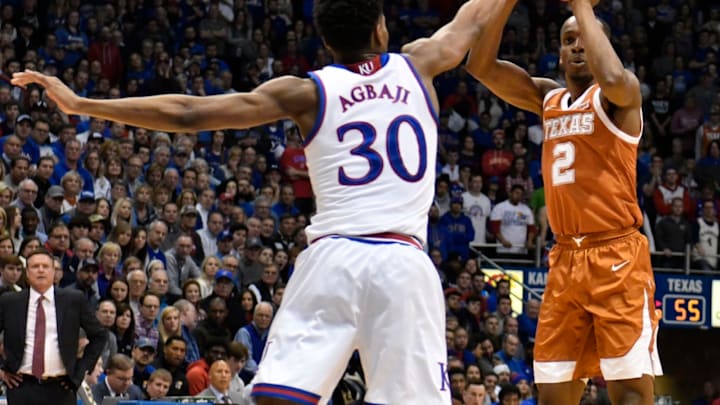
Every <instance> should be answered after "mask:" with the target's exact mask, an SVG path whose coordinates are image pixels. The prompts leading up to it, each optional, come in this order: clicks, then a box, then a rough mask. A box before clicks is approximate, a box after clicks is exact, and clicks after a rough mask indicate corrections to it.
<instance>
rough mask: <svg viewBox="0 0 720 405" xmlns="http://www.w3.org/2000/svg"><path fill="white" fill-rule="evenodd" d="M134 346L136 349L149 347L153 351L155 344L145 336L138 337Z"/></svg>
mask: <svg viewBox="0 0 720 405" xmlns="http://www.w3.org/2000/svg"><path fill="white" fill-rule="evenodd" d="M135 347H137V348H138V349H147V348H150V349H152V350H153V351H155V350H156V349H155V345H154V344H153V342H152V340H150V339H149V338H146V337H141V338H138V340H136V341H135Z"/></svg>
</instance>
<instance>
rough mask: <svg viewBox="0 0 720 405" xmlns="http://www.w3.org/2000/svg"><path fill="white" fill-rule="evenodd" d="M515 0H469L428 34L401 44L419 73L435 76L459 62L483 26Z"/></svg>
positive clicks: (425, 75) (424, 75)
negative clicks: (443, 23)
mask: <svg viewBox="0 0 720 405" xmlns="http://www.w3.org/2000/svg"><path fill="white" fill-rule="evenodd" d="M515 1H516V0H471V1H468V2H467V3H465V4H463V5H462V7H460V10H458V12H457V14H455V17H454V18H453V19H452V21H450V22H449V23H447V24H446V25H445V26H443V27H442V28H440V29H439V30H438V31H437V32H435V33H434V34H433V36H432V37H430V38H423V39H419V40H417V41H414V42H411V43H409V44H407V45H405V46H404V47H403V48H402V52H403V53H405V54H407V55H409V56H410V58H411V59H412V61H413V64H414V65H415V67H416V68H417V69H418V71H419V72H420V74H421V75H423V77H426V78H427V77H430V78H432V77H435V76H437V75H438V74H440V73H442V72H445V71H447V70H450V69H452V68H454V67H455V66H457V65H459V64H460V63H461V62H462V61H463V59H464V58H465V55H467V52H468V50H469V49H470V46H472V44H473V43H475V41H476V40H477V37H478V36H479V35H480V33H481V32H482V31H483V30H484V29H485V27H486V26H487V25H488V24H489V23H490V22H491V21H493V20H494V19H496V18H497V16H498V15H499V14H500V10H503V9H504V8H505V7H506V3H514V2H515Z"/></svg>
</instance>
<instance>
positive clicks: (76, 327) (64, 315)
mask: <svg viewBox="0 0 720 405" xmlns="http://www.w3.org/2000/svg"><path fill="white" fill-rule="evenodd" d="M54 291H55V313H56V320H57V331H58V344H59V346H60V358H61V359H62V362H63V365H64V366H65V370H67V373H68V377H69V378H70V380H71V381H72V383H73V384H74V385H75V388H77V387H79V386H80V384H81V383H82V381H83V378H84V377H85V372H86V371H88V370H90V369H92V368H93V367H94V366H95V363H96V362H97V359H98V357H100V352H102V349H103V347H104V346H105V342H106V341H107V339H108V336H107V330H106V329H105V328H103V327H102V326H101V325H100V323H99V322H98V321H97V318H96V317H95V314H94V313H93V312H92V311H91V310H90V308H89V307H88V302H87V299H85V297H83V295H82V294H81V293H80V292H79V291H75V290H72V289H62V288H54ZM29 301H30V290H28V289H25V290H23V291H20V292H15V293H7V294H3V295H2V296H0V332H2V331H4V332H5V357H6V361H5V364H4V365H3V369H5V370H7V371H10V372H11V373H17V372H18V370H19V369H20V364H21V363H22V360H23V354H24V352H25V325H26V322H27V313H28V305H29ZM80 328H83V329H84V330H85V334H86V335H87V338H88V340H89V341H90V343H88V345H87V347H85V351H84V354H83V357H82V358H80V359H78V358H77V351H78V336H79V333H80Z"/></svg>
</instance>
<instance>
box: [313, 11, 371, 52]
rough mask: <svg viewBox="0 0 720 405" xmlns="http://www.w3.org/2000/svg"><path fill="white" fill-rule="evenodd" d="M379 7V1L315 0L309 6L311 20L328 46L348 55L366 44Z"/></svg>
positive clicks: (358, 50)
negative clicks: (311, 10) (311, 9)
mask: <svg viewBox="0 0 720 405" xmlns="http://www.w3.org/2000/svg"><path fill="white" fill-rule="evenodd" d="M382 7H383V2H382V0H318V1H315V4H314V5H313V19H314V20H315V26H316V27H318V33H319V34H320V36H321V37H322V39H323V40H324V41H325V43H327V44H328V45H329V46H330V48H332V49H333V50H334V51H336V52H338V53H341V54H351V53H354V52H360V51H362V50H365V49H366V48H367V46H368V45H369V43H370V37H371V36H372V33H373V30H374V29H375V26H376V25H377V23H378V20H379V19H380V16H381V15H382V12H383V11H382Z"/></svg>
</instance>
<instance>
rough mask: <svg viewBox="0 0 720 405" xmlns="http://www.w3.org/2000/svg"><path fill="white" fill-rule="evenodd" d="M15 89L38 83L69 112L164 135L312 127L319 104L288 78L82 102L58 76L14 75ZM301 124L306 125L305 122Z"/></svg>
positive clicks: (311, 88)
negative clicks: (217, 91)
mask: <svg viewBox="0 0 720 405" xmlns="http://www.w3.org/2000/svg"><path fill="white" fill-rule="evenodd" d="M12 83H13V84H14V85H19V86H23V87H24V86H26V85H28V84H30V83H38V84H40V85H42V86H43V87H45V89H46V91H47V95H48V96H49V97H50V98H51V99H53V100H54V101H55V102H57V103H58V106H59V107H60V109H62V110H63V111H64V112H65V113H68V114H84V115H90V116H94V117H100V118H104V119H107V120H111V121H116V122H123V123H126V124H130V125H133V126H138V127H143V128H150V129H154V130H161V131H166V132H192V131H199V130H215V129H225V128H248V127H253V126H257V125H261V124H264V123H267V122H274V121H277V120H280V119H286V118H292V119H295V120H297V121H300V122H298V123H299V124H301V128H302V127H304V128H310V127H311V126H312V125H311V123H310V122H309V120H311V117H312V116H314V114H315V111H311V110H314V109H316V107H312V106H316V105H317V93H316V91H315V85H314V84H313V83H312V82H311V81H310V80H308V79H299V78H296V77H291V76H286V77H279V78H277V79H274V80H270V81H268V82H267V83H264V84H263V85H261V86H259V87H257V88H256V89H255V90H253V91H252V92H249V93H235V94H225V95H219V96H210V97H196V96H186V95H174V94H170V95H162V96H151V97H136V98H123V99H117V100H95V99H87V98H81V97H78V96H77V95H75V93H74V92H73V91H72V90H71V89H69V88H68V87H67V86H65V84H64V83H63V82H62V81H60V80H59V79H58V78H57V77H50V76H45V75H42V74H40V73H37V72H30V71H27V72H19V73H15V74H14V75H13V79H12ZM303 121H305V122H303Z"/></svg>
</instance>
